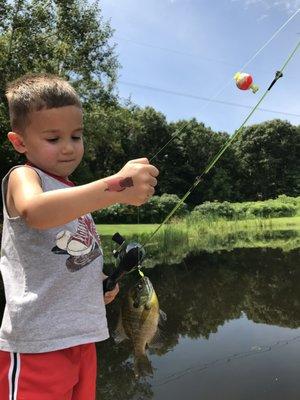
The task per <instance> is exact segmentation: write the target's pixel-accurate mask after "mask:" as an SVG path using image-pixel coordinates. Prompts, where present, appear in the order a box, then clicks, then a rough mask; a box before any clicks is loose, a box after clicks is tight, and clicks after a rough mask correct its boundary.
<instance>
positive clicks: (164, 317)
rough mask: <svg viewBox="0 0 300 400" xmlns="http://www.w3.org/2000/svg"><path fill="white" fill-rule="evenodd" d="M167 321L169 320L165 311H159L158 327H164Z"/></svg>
mask: <svg viewBox="0 0 300 400" xmlns="http://www.w3.org/2000/svg"><path fill="white" fill-rule="evenodd" d="M166 320H167V314H166V313H165V312H164V311H162V310H159V320H158V326H160V327H162V326H164V324H165V322H166Z"/></svg>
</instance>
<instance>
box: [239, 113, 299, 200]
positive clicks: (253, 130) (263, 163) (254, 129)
mask: <svg viewBox="0 0 300 400" xmlns="http://www.w3.org/2000/svg"><path fill="white" fill-rule="evenodd" d="M233 148H234V150H235V153H236V157H237V159H238V160H239V162H240V168H239V171H238V179H237V186H238V190H239V191H240V193H241V195H240V198H241V199H243V200H261V199H268V198H275V197H277V196H278V195H280V194H287V195H289V196H298V195H299V193H300V158H299V154H300V127H299V126H298V127H296V126H293V125H291V124H290V123H289V122H287V121H281V120H273V121H267V122H264V123H261V124H257V125H253V126H249V127H247V128H245V129H244V131H243V134H242V135H241V136H240V137H239V138H238V139H237V141H236V142H235V143H234V146H233Z"/></svg>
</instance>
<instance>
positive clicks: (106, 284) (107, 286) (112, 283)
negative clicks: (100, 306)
mask: <svg viewBox="0 0 300 400" xmlns="http://www.w3.org/2000/svg"><path fill="white" fill-rule="evenodd" d="M116 284H117V282H116V280H114V279H112V278H111V277H109V276H108V277H107V278H105V279H104V281H103V294H105V293H106V292H110V291H111V290H113V289H114V288H115V287H116Z"/></svg>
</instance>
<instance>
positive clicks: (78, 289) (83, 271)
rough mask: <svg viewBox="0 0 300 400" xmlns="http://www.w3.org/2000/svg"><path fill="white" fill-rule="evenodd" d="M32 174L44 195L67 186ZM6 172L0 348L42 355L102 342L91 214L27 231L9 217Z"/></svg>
mask: <svg viewBox="0 0 300 400" xmlns="http://www.w3.org/2000/svg"><path fill="white" fill-rule="evenodd" d="M15 168H17V167H15ZM28 168H31V167H28ZM34 170H35V171H36V172H37V174H38V175H39V177H40V180H41V185H42V188H43V191H44V192H46V191H50V190H56V189H62V188H65V190H68V185H67V183H65V182H61V181H59V180H58V179H56V178H54V177H52V176H50V175H48V174H46V173H44V172H43V171H41V170H39V169H37V168H34ZM11 171H12V170H10V172H11ZM10 172H9V173H8V174H7V175H6V176H5V177H4V179H3V181H2V196H3V205H4V206H3V216H4V222H3V234H2V244H1V260H0V270H1V274H2V278H3V282H4V289H5V298H6V306H5V311H4V315H3V320H2V325H1V329H0V350H4V351H10V352H18V353H42V352H48V351H54V350H59V349H63V348H67V347H71V346H76V345H79V344H84V343H90V342H96V341H101V340H104V339H107V338H108V336H109V335H108V329H107V321H106V311H105V305H104V300H103V290H102V280H103V275H102V267H103V256H102V249H101V244H100V239H99V237H98V235H97V232H96V228H95V225H94V222H93V220H92V217H91V215H90V214H87V215H84V216H82V217H80V218H79V219H78V220H74V221H71V222H70V223H68V224H66V225H63V226H58V227H56V228H52V229H47V230H39V229H33V228H30V227H29V226H28V225H26V223H25V221H24V220H23V219H22V218H21V217H12V218H11V217H9V215H8V212H7V209H6V193H7V183H8V178H9V174H10ZM70 206H71V205H70Z"/></svg>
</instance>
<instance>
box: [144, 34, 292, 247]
mask: <svg viewBox="0 0 300 400" xmlns="http://www.w3.org/2000/svg"><path fill="white" fill-rule="evenodd" d="M299 47H300V40H299V42H298V43H297V45H296V47H295V48H294V50H293V51H292V52H291V53H290V54H289V56H288V58H287V59H286V61H285V62H284V64H283V66H282V67H281V69H280V70H279V71H277V72H276V75H275V78H274V79H273V81H272V82H271V84H270V85H269V87H268V88H267V90H266V91H265V92H264V94H263V95H262V96H261V98H260V99H259V101H258V102H257V103H256V105H255V106H254V107H253V109H252V110H251V112H250V113H249V114H248V116H247V117H246V118H245V120H244V121H243V123H242V124H241V126H240V127H239V128H238V129H237V130H236V131H235V132H234V134H233V135H232V136H231V137H230V138H229V139H228V140H227V141H226V143H225V144H224V146H223V147H222V148H221V149H220V151H219V152H218V153H217V154H216V155H215V156H214V157H213V158H212V159H211V161H210V162H209V163H208V164H207V166H206V168H205V169H204V170H203V172H202V173H201V174H200V175H199V176H197V177H196V179H195V181H194V183H193V185H192V186H191V187H190V189H189V190H188V191H187V192H186V193H185V195H184V196H183V197H182V198H181V199H180V200H179V201H178V203H177V204H176V205H175V207H174V208H173V209H172V210H171V212H170V213H169V214H168V215H167V216H166V218H165V219H164V220H163V222H162V223H161V224H160V225H159V226H158V227H157V228H156V229H155V230H154V232H153V233H152V234H151V235H150V238H149V239H148V241H147V242H146V243H145V244H142V246H146V245H147V244H148V243H149V242H150V241H151V240H152V238H153V237H154V235H155V234H156V233H157V232H158V231H159V230H160V228H161V227H162V226H163V225H164V224H165V223H166V222H167V221H168V220H169V219H170V218H171V217H172V216H173V215H174V213H175V212H176V211H177V210H178V208H179V207H180V206H181V205H182V204H183V203H184V201H185V199H186V198H187V197H188V196H189V195H190V194H191V193H192V191H193V190H194V189H195V188H196V187H197V186H198V184H199V183H200V182H201V181H202V179H203V176H204V175H206V174H207V173H208V172H209V171H210V170H211V169H212V167H213V166H214V165H215V164H216V163H217V161H218V160H219V159H220V157H221V156H222V155H223V153H224V152H225V151H226V149H227V148H228V147H229V146H230V145H231V143H232V142H233V141H234V140H235V139H236V138H237V137H238V136H239V135H240V133H241V132H242V129H243V127H244V126H245V124H246V123H247V121H248V120H249V119H250V117H251V116H252V115H253V114H254V112H255V111H256V110H257V108H258V106H259V105H260V104H261V102H262V101H263V100H264V98H265V97H266V96H267V94H268V93H269V92H270V90H271V88H272V87H273V86H274V84H275V83H276V82H277V80H278V79H280V78H281V77H282V76H283V71H284V69H285V68H286V66H287V65H288V63H289V62H290V60H291V59H292V58H293V56H294V55H295V53H296V51H297V50H298V49H299Z"/></svg>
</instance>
